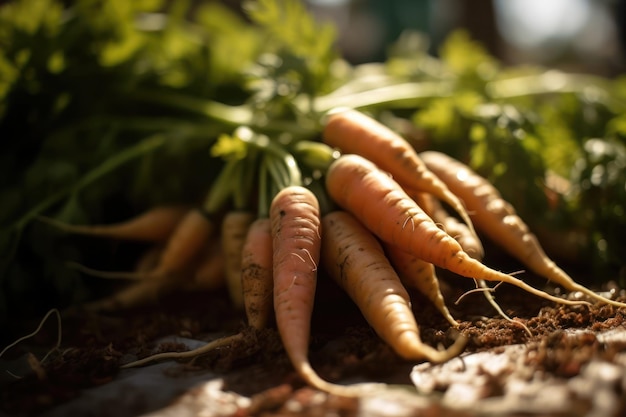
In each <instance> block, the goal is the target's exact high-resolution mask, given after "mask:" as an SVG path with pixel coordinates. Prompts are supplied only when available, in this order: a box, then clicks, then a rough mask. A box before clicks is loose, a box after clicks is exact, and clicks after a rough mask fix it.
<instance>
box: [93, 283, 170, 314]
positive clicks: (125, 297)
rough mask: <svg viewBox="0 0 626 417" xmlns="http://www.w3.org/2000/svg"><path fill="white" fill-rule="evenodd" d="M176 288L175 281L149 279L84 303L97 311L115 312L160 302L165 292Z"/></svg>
mask: <svg viewBox="0 0 626 417" xmlns="http://www.w3.org/2000/svg"><path fill="white" fill-rule="evenodd" d="M175 288H176V284H175V282H173V281H164V280H148V281H140V282H136V283H133V284H131V285H129V286H127V287H125V288H122V289H121V290H119V291H117V292H115V293H113V294H112V295H110V296H108V297H104V298H101V299H98V300H95V301H92V302H89V303H87V304H85V305H84V307H83V308H85V310H88V311H95V312H114V311H120V310H126V309H130V308H136V307H141V306H143V305H148V304H153V303H156V302H158V300H159V298H160V297H161V296H162V295H163V294H167V293H168V292H169V291H171V290H173V289H175Z"/></svg>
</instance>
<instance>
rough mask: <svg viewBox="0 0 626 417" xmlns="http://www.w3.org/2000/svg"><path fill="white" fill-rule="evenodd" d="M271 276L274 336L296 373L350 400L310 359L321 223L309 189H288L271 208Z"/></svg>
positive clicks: (350, 391) (345, 389)
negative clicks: (272, 277)
mask: <svg viewBox="0 0 626 417" xmlns="http://www.w3.org/2000/svg"><path fill="white" fill-rule="evenodd" d="M269 218H270V223H271V231H272V250H273V260H272V269H273V275H274V312H275V316H276V325H277V327H278V333H279V334H280V337H281V340H282V342H283V347H284V348H285V352H286V353H287V356H288V357H289V360H290V361H291V363H292V365H293V367H294V369H295V370H296V372H297V373H298V374H299V375H300V377H301V378H302V379H304V381H306V382H307V383H308V384H309V385H311V386H313V387H315V388H318V389H320V390H323V391H326V392H330V393H335V394H338V395H353V394H355V393H356V391H354V390H353V389H351V388H354V387H345V386H341V385H336V384H332V383H330V382H328V381H325V380H324V379H322V378H321V377H320V376H319V375H318V374H317V373H316V372H315V370H314V369H313V368H312V366H311V364H310V362H309V359H308V351H309V339H310V334H309V333H310V329H311V314H312V312H313V302H314V298H315V290H316V287H317V265H318V261H319V257H320V247H321V234H320V233H321V230H320V228H321V220H320V209H319V204H318V201H317V198H316V197H315V195H314V194H313V193H312V192H311V191H309V190H308V189H307V188H304V187H301V186H297V185H291V186H287V187H286V188H283V189H282V190H280V191H279V192H278V194H276V196H275V197H274V198H273V199H272V202H271V204H270V212H269Z"/></svg>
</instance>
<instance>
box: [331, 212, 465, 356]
mask: <svg viewBox="0 0 626 417" xmlns="http://www.w3.org/2000/svg"><path fill="white" fill-rule="evenodd" d="M322 222H323V223H322V226H323V228H324V235H323V238H322V260H323V262H324V266H325V268H326V270H327V271H328V272H329V274H330V275H331V277H332V278H333V279H334V280H335V281H336V282H337V283H338V284H339V285H340V286H341V287H342V288H343V289H344V291H346V292H347V293H348V295H349V296H350V298H352V300H353V301H354V302H355V303H356V304H357V306H358V307H359V309H360V310H361V312H362V313H363V316H364V317H365V319H366V320H367V322H368V323H369V324H370V325H371V326H372V328H373V329H374V330H375V331H376V333H377V334H378V335H379V336H380V337H381V339H382V340H384V341H385V342H386V343H387V344H388V345H390V346H391V347H392V348H393V349H394V351H395V352H396V353H398V354H399V355H400V356H402V357H403V358H405V359H409V360H418V359H427V360H429V361H433V362H443V361H446V360H448V359H450V358H452V357H454V356H457V355H458V354H459V353H460V352H461V350H462V348H463V344H464V341H463V340H462V339H459V340H460V342H459V343H455V344H454V345H453V346H452V347H451V348H450V349H449V350H447V351H438V350H436V349H434V348H432V347H430V346H428V345H426V344H424V343H422V341H421V339H420V335H419V329H418V326H417V323H416V321H415V317H414V316H413V311H412V310H411V301H410V298H409V294H408V293H407V291H406V289H405V288H404V287H403V286H402V283H401V282H400V278H399V277H398V275H397V274H396V272H395V271H394V269H393V267H392V266H391V264H390V263H389V261H388V260H387V257H386V256H385V253H384V251H383V248H382V246H381V245H380V244H379V243H378V241H377V240H376V238H375V237H374V236H373V235H372V234H371V233H370V232H369V231H368V230H367V229H365V227H364V226H363V225H361V223H359V221H358V220H356V219H355V218H354V217H353V216H352V215H351V214H349V213H347V212H344V211H335V212H331V213H329V214H327V215H325V216H324V218H323V220H322Z"/></svg>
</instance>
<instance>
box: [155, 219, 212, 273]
mask: <svg viewBox="0 0 626 417" xmlns="http://www.w3.org/2000/svg"><path fill="white" fill-rule="evenodd" d="M213 231H214V225H213V223H212V222H211V221H210V220H209V219H207V217H206V216H205V215H204V214H202V213H201V212H200V211H199V210H190V211H189V212H188V213H187V214H186V215H185V217H183V219H182V220H181V221H180V223H179V224H178V227H177V228H176V230H174V232H173V233H172V235H171V236H170V239H169V240H168V242H167V245H166V246H165V248H164V249H163V255H162V256H161V259H160V260H159V265H158V266H157V267H156V268H155V269H154V270H153V271H152V272H150V274H151V275H154V276H155V277H157V278H163V279H165V278H167V277H169V276H170V275H172V274H174V273H176V272H178V271H181V270H183V269H185V267H187V266H188V265H190V264H191V263H192V262H193V260H194V259H195V258H196V257H197V256H198V255H199V254H200V252H201V251H202V249H203V248H204V247H205V244H206V242H207V241H208V239H209V237H210V236H211V235H212V234H213Z"/></svg>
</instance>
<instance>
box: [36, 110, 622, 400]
mask: <svg viewBox="0 0 626 417" xmlns="http://www.w3.org/2000/svg"><path fill="white" fill-rule="evenodd" d="M322 125H323V129H322V135H321V141H306V140H301V141H297V142H294V143H281V142H280V141H278V140H274V139H272V138H269V137H267V136H264V135H261V134H258V133H255V132H254V131H252V130H250V129H249V128H246V127H241V128H239V129H237V130H236V131H235V133H234V134H233V136H229V137H222V138H220V140H218V141H217V142H216V145H215V146H214V153H215V155H219V156H222V157H223V158H224V159H225V160H226V164H225V167H224V169H223V170H222V172H221V174H220V176H219V177H218V178H217V180H216V181H215V183H214V184H213V185H212V187H211V190H210V192H209V194H208V196H207V198H206V200H205V202H204V204H202V205H200V206H198V207H187V206H161V207H156V208H154V209H151V210H149V211H147V212H146V213H144V214H142V215H140V216H139V217H137V218H134V219H131V220H129V221H128V222H125V223H121V224H113V225H100V226H76V225H68V224H63V223H59V222H57V221H55V220H52V219H45V218H43V219H42V220H44V221H47V222H49V223H51V224H53V225H54V226H55V227H58V228H60V229H62V230H64V231H66V232H71V233H84V234H90V235H97V236H103V237H108V238H116V239H132V240H139V241H145V242H151V243H153V247H152V249H150V250H148V251H147V252H146V254H145V256H144V257H142V259H140V261H139V262H138V264H137V268H136V270H135V271H133V272H106V271H95V270H91V269H89V268H87V267H86V266H82V265H73V266H74V267H76V268H81V269H83V270H84V271H85V272H87V273H90V274H93V275H100V276H103V277H110V278H124V279H132V280H135V281H136V282H134V283H133V284H131V285H129V286H128V287H126V289H124V290H122V291H121V292H118V293H115V294H113V295H111V296H110V297H108V298H105V299H101V300H96V301H94V302H93V303H91V304H89V305H87V306H86V307H87V308H89V309H94V310H115V309H120V308H128V307H131V306H135V305H137V304H140V303H143V302H147V301H154V300H155V299H156V298H157V297H158V295H159V294H161V293H163V292H166V291H170V290H171V289H173V288H177V289H178V288H189V289H194V288H203V289H213V288H217V287H220V286H223V285H226V286H227V288H228V290H229V293H230V296H231V299H232V302H233V305H234V306H235V307H237V308H241V309H243V310H244V311H245V314H246V317H247V323H248V325H249V326H250V327H252V328H254V329H261V328H264V327H266V326H268V325H269V323H270V322H271V318H272V314H274V318H275V321H276V326H277V328H278V332H279V334H280V336H281V339H282V342H283V345H284V348H285V351H286V353H287V355H288V357H289V358H290V360H291V363H292V364H293V366H294V368H295V370H296V371H297V372H298V373H299V375H300V376H301V377H302V378H303V379H304V380H305V381H306V382H307V383H309V384H310V385H312V386H314V387H317V388H319V389H321V390H324V391H327V392H331V393H335V394H340V395H359V394H360V393H362V392H363V390H365V389H370V388H372V387H371V386H369V385H367V386H361V385H355V386H343V385H338V384H334V383H331V382H328V381H325V380H323V379H322V378H320V377H319V376H318V375H317V374H316V372H315V371H314V370H313V369H312V367H311V365H310V363H309V361H308V346H309V333H310V321H311V315H312V312H313V304H314V298H315V292H316V282H317V276H318V273H319V272H320V271H324V272H325V273H326V274H327V275H328V276H330V277H332V279H334V280H335V281H336V283H337V284H338V285H339V286H340V287H341V288H342V289H343V290H345V292H346V293H347V294H348V295H349V296H350V297H351V299H352V300H353V301H354V303H355V304H356V305H357V306H358V307H359V309H360V311H361V312H362V314H363V316H364V317H365V318H366V320H367V321H368V323H369V324H370V325H371V326H372V328H373V329H374V330H375V331H376V333H377V334H378V335H379V336H380V338H381V339H382V340H384V341H385V342H386V343H387V344H389V345H390V346H391V347H392V348H393V350H394V351H395V352H397V354H398V355H400V356H401V357H403V358H405V359H408V360H429V361H433V362H442V361H446V360H448V359H450V358H452V357H455V356H457V355H459V354H460V353H461V352H462V350H463V347H464V343H465V340H464V338H463V337H462V336H460V337H459V338H458V339H457V340H456V341H455V343H453V344H452V345H451V346H450V347H448V348H447V349H445V350H438V349H435V348H433V347H431V346H428V345H427V344H424V343H423V342H422V341H421V340H420V332H419V327H418V324H417V322H416V319H415V317H414V315H413V313H412V310H411V299H410V296H409V293H408V292H407V288H416V289H418V290H419V291H421V292H422V293H424V295H425V296H427V297H428V299H430V300H431V301H432V302H433V303H434V305H435V306H436V307H437V308H438V310H439V311H440V312H441V313H442V314H443V316H444V317H445V318H446V319H447V320H448V322H449V323H450V325H451V326H458V322H457V321H456V319H455V318H454V317H452V315H451V314H450V312H449V310H448V308H447V307H446V304H445V299H444V297H443V295H442V293H441V291H440V288H439V282H438V278H437V275H436V268H444V269H447V270H449V271H451V272H453V273H455V274H458V275H460V276H463V277H467V278H470V279H474V280H476V282H477V285H480V286H481V287H484V288H483V289H484V290H485V292H486V294H487V293H488V291H487V289H489V287H487V286H486V284H485V282H486V281H494V282H504V283H509V284H512V285H515V286H517V287H520V288H522V289H524V290H525V291H528V292H529V293H531V294H534V295H536V296H538V297H542V298H545V299H548V300H551V301H553V302H555V303H561V304H581V303H583V304H584V303H588V302H591V301H595V302H600V303H607V304H612V305H614V306H617V307H621V308H624V307H626V304H624V303H621V302H617V301H615V300H612V299H608V298H605V297H603V296H601V295H598V294H596V293H594V292H593V291H591V290H590V289H588V288H586V287H584V286H582V285H579V284H577V283H576V282H574V281H573V280H572V278H570V277H569V276H568V274H567V273H565V272H564V271H563V270H562V269H560V268H559V267H558V266H557V265H556V264H555V263H554V262H553V261H552V260H551V259H550V258H549V257H548V256H547V255H546V254H545V252H544V251H543V250H542V248H541V246H540V244H539V242H538V241H537V239H536V238H535V236H534V235H533V234H532V233H531V232H530V231H529V229H528V227H527V226H526V225H525V223H524V222H523V221H522V219H521V218H520V217H519V216H518V215H517V214H516V212H515V210H514V208H513V207H512V206H511V205H510V204H508V203H507V202H506V201H504V200H503V199H502V197H501V196H500V194H499V193H498V191H497V190H496V189H495V188H494V187H493V186H492V185H491V184H490V183H489V182H488V181H487V180H486V179H484V178H482V177H480V176H479V175H478V174H477V173H475V172H473V171H472V170H471V169H470V168H469V167H468V166H466V165H464V164H462V163H461V162H459V161H456V160H453V159H452V158H450V157H448V156H446V155H444V154H441V153H437V152H423V153H421V154H418V153H417V152H416V151H415V149H414V148H413V147H412V146H411V145H410V144H409V142H407V141H406V140H405V139H404V138H403V137H402V136H401V135H399V134H397V133H396V132H394V131H393V130H391V129H390V128H388V127H387V126H385V125H384V124H382V123H380V122H379V121H378V120H376V119H375V118H373V117H371V116H370V115H368V114H366V113H363V112H361V111H358V110H354V109H344V108H342V109H335V110H333V111H331V112H329V113H328V114H327V115H325V118H324V120H323V123H322ZM302 161H305V162H306V163H303V162H302ZM225 208H227V209H226V210H225ZM479 234H481V235H484V236H486V237H488V238H489V239H491V240H492V241H494V242H495V243H497V244H498V245H500V246H502V247H503V248H504V249H506V250H507V251H508V252H509V253H510V254H511V255H512V256H514V257H516V258H518V259H519V260H520V262H522V263H523V264H524V265H525V266H526V267H527V268H528V269H529V270H531V271H533V272H535V273H537V274H539V275H541V276H544V277H545V278H547V279H549V280H550V281H552V282H553V283H555V284H557V285H559V286H562V287H563V288H564V289H565V290H567V291H578V292H581V293H583V294H585V295H586V296H587V297H588V300H589V301H572V300H568V299H565V298H560V297H556V296H553V295H550V294H548V293H546V292H543V291H541V290H539V289H536V288H534V287H532V286H530V285H528V284H527V283H525V282H523V281H522V280H520V279H519V278H516V277H514V276H512V275H510V274H506V273H502V272H499V271H496V270H494V269H491V268H489V267H488V266H486V265H484V264H483V263H482V258H483V256H484V250H483V246H482V244H481V240H480V238H479ZM238 339H242V334H235V335H232V336H228V337H225V338H223V339H219V340H216V341H213V342H210V343H208V344H207V345H206V346H203V347H201V348H199V349H196V350H192V351H187V352H171V353H160V354H157V355H153V356H149V357H146V358H142V359H139V360H137V361H135V362H132V363H127V364H125V365H123V366H124V367H133V366H139V365H142V364H145V363H148V362H152V361H155V360H161V359H171V358H185V357H192V356H195V355H199V354H202V353H205V352H208V351H210V350H211V349H215V348H216V347H219V346H224V345H228V344H230V343H232V342H233V341H235V340H238Z"/></svg>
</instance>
